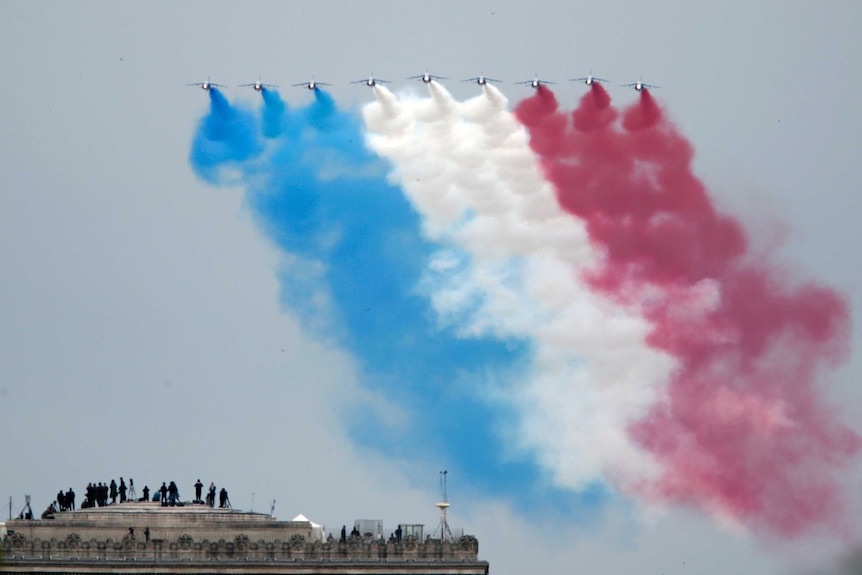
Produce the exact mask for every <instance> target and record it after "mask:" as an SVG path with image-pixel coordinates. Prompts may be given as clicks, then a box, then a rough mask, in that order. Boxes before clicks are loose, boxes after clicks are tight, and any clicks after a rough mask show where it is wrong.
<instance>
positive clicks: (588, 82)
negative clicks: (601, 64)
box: [569, 70, 610, 86]
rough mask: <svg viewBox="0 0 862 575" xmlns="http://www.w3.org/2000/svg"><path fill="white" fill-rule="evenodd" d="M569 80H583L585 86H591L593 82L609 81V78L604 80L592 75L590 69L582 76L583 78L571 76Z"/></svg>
mask: <svg viewBox="0 0 862 575" xmlns="http://www.w3.org/2000/svg"><path fill="white" fill-rule="evenodd" d="M569 82H583V83H584V84H586V85H587V86H592V85H593V82H610V80H605V79H604V78H596V77H595V76H593V72H592V70H590V73H589V74H587V75H586V76H584V77H583V78H572V79H571V80H569Z"/></svg>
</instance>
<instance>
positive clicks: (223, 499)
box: [218, 487, 227, 507]
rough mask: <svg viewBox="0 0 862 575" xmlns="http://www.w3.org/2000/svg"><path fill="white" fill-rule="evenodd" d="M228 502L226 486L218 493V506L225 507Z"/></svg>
mask: <svg viewBox="0 0 862 575" xmlns="http://www.w3.org/2000/svg"><path fill="white" fill-rule="evenodd" d="M226 504H227V489H225V488H224V487H222V488H221V491H219V494H218V506H219V507H224V506H225V505H226Z"/></svg>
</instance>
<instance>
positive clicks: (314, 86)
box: [291, 80, 330, 90]
mask: <svg viewBox="0 0 862 575" xmlns="http://www.w3.org/2000/svg"><path fill="white" fill-rule="evenodd" d="M329 85H330V84H327V83H326V82H315V81H314V80H312V81H311V82H301V83H299V84H291V86H294V87H303V88H308V89H309V90H317V87H318V86H329Z"/></svg>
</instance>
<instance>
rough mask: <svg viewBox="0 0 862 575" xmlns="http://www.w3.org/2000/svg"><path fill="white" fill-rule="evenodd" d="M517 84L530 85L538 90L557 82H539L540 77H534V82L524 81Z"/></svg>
mask: <svg viewBox="0 0 862 575" xmlns="http://www.w3.org/2000/svg"><path fill="white" fill-rule="evenodd" d="M515 83H516V84H529V85H530V86H531V87H533V88H538V87H539V86H541V85H542V84H556V82H550V81H548V80H539V76H538V75H536V76H533V79H532V80H524V81H523V82H515Z"/></svg>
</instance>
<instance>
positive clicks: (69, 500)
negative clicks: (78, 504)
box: [66, 487, 75, 511]
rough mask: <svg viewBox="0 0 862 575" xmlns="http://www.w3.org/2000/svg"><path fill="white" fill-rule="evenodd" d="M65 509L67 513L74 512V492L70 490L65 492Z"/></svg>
mask: <svg viewBox="0 0 862 575" xmlns="http://www.w3.org/2000/svg"><path fill="white" fill-rule="evenodd" d="M66 507H67V508H68V509H69V511H74V510H75V492H74V491H72V488H71V487H70V488H69V491H67V492H66Z"/></svg>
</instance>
